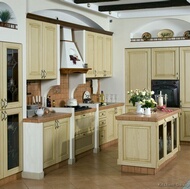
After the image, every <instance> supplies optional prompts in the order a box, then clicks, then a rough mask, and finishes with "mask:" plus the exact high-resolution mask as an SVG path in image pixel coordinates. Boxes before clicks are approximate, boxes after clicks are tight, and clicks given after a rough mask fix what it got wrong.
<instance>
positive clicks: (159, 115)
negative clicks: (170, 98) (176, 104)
mask: <svg viewBox="0 0 190 189" xmlns="http://www.w3.org/2000/svg"><path fill="white" fill-rule="evenodd" d="M167 110H168V111H167V112H166V111H160V110H158V111H157V112H155V113H152V114H151V115H144V114H137V113H136V112H128V113H124V114H121V115H118V116H116V120H118V121H148V122H157V121H160V120H162V119H166V118H167V117H169V116H172V115H174V114H176V113H180V112H181V109H180V108H168V109H167Z"/></svg>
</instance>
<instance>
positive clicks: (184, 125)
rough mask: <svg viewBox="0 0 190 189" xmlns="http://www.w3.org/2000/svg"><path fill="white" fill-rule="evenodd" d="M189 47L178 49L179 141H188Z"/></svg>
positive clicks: (189, 126)
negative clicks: (180, 112)
mask: <svg viewBox="0 0 190 189" xmlns="http://www.w3.org/2000/svg"><path fill="white" fill-rule="evenodd" d="M189 61H190V47H180V105H181V107H182V115H181V117H180V123H181V124H180V130H181V132H180V133H181V134H180V140H181V141H190V129H189V128H190V120H189V116H190V97H189V96H190V95H189V94H190V88H189V81H190V76H189V72H190V64H189Z"/></svg>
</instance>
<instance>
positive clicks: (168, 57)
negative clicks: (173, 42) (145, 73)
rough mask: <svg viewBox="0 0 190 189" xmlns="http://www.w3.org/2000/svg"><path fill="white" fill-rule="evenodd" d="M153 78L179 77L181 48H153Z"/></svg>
mask: <svg viewBox="0 0 190 189" xmlns="http://www.w3.org/2000/svg"><path fill="white" fill-rule="evenodd" d="M152 79H179V48H178V47H176V48H174V47H171V48H152Z"/></svg>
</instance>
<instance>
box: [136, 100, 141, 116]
mask: <svg viewBox="0 0 190 189" xmlns="http://www.w3.org/2000/svg"><path fill="white" fill-rule="evenodd" d="M135 106H136V112H137V114H142V113H143V109H142V108H141V104H140V102H136V103H135Z"/></svg>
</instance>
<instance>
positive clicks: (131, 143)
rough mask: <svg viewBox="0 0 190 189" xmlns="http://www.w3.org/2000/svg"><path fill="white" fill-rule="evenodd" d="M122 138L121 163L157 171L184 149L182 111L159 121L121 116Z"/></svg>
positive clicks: (120, 144)
mask: <svg viewBox="0 0 190 189" xmlns="http://www.w3.org/2000/svg"><path fill="white" fill-rule="evenodd" d="M118 140H119V142H118V146H119V147H118V154H119V157H118V164H119V165H122V166H133V167H144V168H151V169H153V170H155V172H156V170H157V169H158V168H159V167H160V166H161V165H162V164H163V163H165V162H166V161H168V160H169V159H170V158H172V157H173V156H174V155H175V154H176V153H177V152H178V151H179V149H180V146H179V117H178V114H174V115H172V116H169V117H166V118H165V119H163V120H160V121H158V122H147V121H130V120H129V121H125V120H119V136H118ZM137 170H138V168H137Z"/></svg>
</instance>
